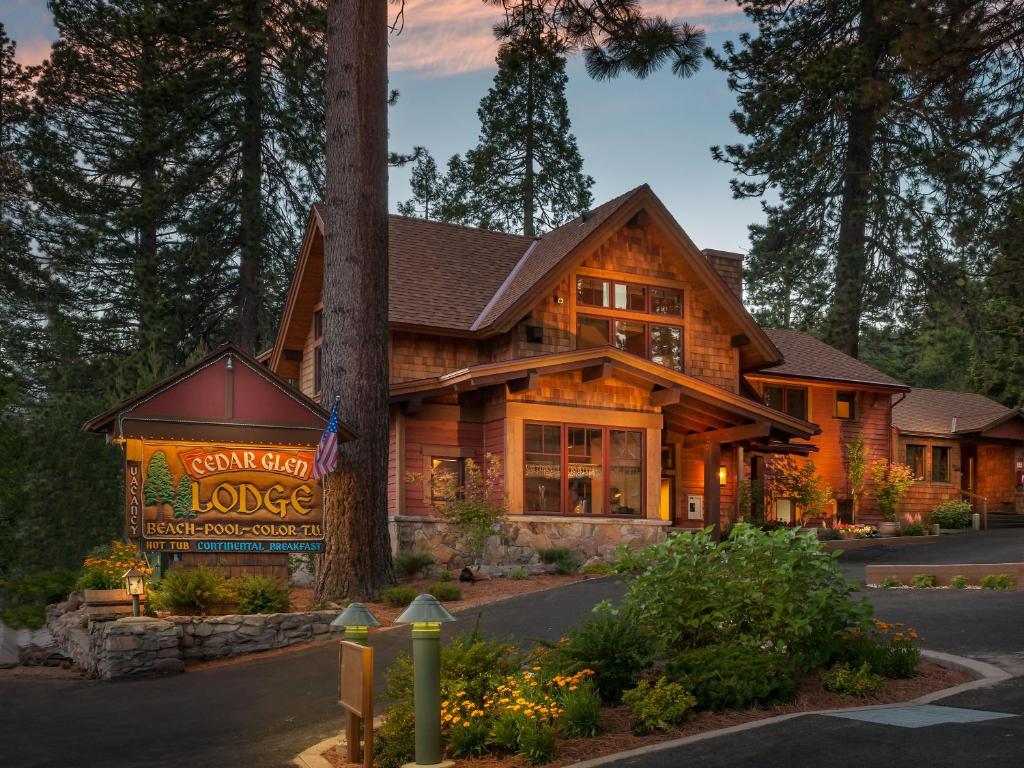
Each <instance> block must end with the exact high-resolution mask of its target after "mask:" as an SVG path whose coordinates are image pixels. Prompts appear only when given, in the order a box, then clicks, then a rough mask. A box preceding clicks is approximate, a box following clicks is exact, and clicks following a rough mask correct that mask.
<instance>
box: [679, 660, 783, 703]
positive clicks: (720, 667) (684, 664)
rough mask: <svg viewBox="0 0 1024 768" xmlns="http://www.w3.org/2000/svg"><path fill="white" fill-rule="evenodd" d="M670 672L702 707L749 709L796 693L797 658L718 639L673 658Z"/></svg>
mask: <svg viewBox="0 0 1024 768" xmlns="http://www.w3.org/2000/svg"><path fill="white" fill-rule="evenodd" d="M666 673H667V675H668V676H669V677H670V678H672V679H673V680H676V681H678V682H680V683H682V684H683V685H684V686H685V687H686V688H687V689H689V691H690V692H691V693H692V694H693V695H694V696H695V697H696V699H697V704H698V706H699V707H700V708H701V709H708V710H715V711H719V710H723V709H746V708H748V707H752V706H755V705H765V704H777V703H780V702H786V701H790V700H791V699H792V698H793V696H794V695H796V674H795V669H794V664H793V661H792V660H791V659H790V658H788V657H787V656H786V655H785V654H783V653H779V652H777V651H771V650H764V649H761V648H757V647H754V646H751V645H749V644H745V643H718V644H715V645H709V646H705V647H703V648H695V649H693V650H689V651H684V652H683V653H681V654H679V655H678V656H676V657H675V658H673V659H671V660H669V662H668V666H667V668H666Z"/></svg>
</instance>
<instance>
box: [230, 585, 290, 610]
mask: <svg viewBox="0 0 1024 768" xmlns="http://www.w3.org/2000/svg"><path fill="white" fill-rule="evenodd" d="M229 586H230V588H231V590H232V591H234V593H235V595H237V597H238V612H239V613H284V612H285V611H287V610H288V587H287V586H286V585H284V584H282V583H281V582H279V581H277V580H275V579H268V578H267V577H266V576H241V577H239V578H237V579H232V580H231V582H230V583H229Z"/></svg>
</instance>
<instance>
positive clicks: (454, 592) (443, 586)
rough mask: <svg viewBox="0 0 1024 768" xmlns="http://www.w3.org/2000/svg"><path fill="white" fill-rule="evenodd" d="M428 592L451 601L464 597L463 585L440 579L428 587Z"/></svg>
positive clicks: (439, 598) (440, 598)
mask: <svg viewBox="0 0 1024 768" xmlns="http://www.w3.org/2000/svg"><path fill="white" fill-rule="evenodd" d="M427 592H429V593H430V594H432V595H433V596H434V597H436V598H437V599H438V600H444V601H449V600H461V599H462V587H460V586H459V585H458V584H452V583H450V582H444V581H439V582H437V583H436V584H431V585H430V586H429V587H428V588H427Z"/></svg>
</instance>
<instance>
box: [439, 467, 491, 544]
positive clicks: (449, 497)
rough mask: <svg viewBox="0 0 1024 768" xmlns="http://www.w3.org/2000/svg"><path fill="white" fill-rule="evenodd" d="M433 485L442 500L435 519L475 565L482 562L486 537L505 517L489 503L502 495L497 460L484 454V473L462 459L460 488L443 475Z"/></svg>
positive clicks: (449, 475)
mask: <svg viewBox="0 0 1024 768" xmlns="http://www.w3.org/2000/svg"><path fill="white" fill-rule="evenodd" d="M434 482H435V483H436V484H437V493H438V495H439V496H440V498H442V499H443V500H444V503H443V504H442V505H441V506H440V507H439V508H438V510H437V515H438V517H440V518H441V519H442V520H443V521H444V522H445V523H447V524H448V525H449V526H451V528H452V530H453V531H454V533H455V537H456V539H458V541H459V543H460V544H462V545H463V546H464V547H465V548H466V549H467V550H469V552H470V553H471V554H472V555H473V558H474V561H475V562H479V561H481V560H483V556H484V550H485V548H486V545H487V539H488V537H490V536H493V535H494V534H495V532H496V531H497V530H498V529H499V528H500V526H501V524H502V523H504V522H505V516H506V514H507V513H506V510H505V508H504V507H503V506H501V505H500V504H495V503H494V502H493V501H492V500H493V499H496V498H497V499H500V498H504V494H505V475H504V473H503V472H502V469H501V460H500V459H499V458H498V457H497V456H495V455H494V454H492V453H488V454H487V469H486V471H484V470H483V469H481V468H480V466H479V465H478V464H477V463H476V462H475V461H473V460H472V459H466V462H465V483H464V484H463V485H459V484H458V478H456V477H454V476H453V475H452V474H451V473H447V472H441V473H439V474H438V475H435V476H434Z"/></svg>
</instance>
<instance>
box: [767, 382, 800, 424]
mask: <svg viewBox="0 0 1024 768" xmlns="http://www.w3.org/2000/svg"><path fill="white" fill-rule="evenodd" d="M762 397H763V399H764V404H765V405H767V406H768V407H769V408H774V409H775V410H777V411H782V412H783V413H788V414H789V415H790V416H794V417H796V418H798V419H804V420H805V421H806V420H807V388H806V387H780V386H775V385H769V386H765V388H764V390H763V392H762Z"/></svg>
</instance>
